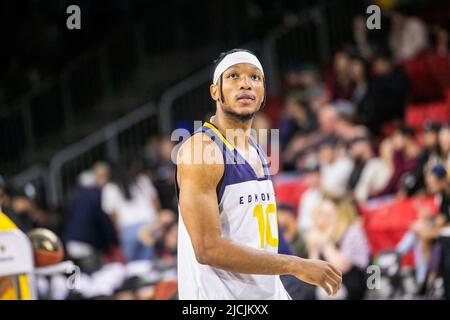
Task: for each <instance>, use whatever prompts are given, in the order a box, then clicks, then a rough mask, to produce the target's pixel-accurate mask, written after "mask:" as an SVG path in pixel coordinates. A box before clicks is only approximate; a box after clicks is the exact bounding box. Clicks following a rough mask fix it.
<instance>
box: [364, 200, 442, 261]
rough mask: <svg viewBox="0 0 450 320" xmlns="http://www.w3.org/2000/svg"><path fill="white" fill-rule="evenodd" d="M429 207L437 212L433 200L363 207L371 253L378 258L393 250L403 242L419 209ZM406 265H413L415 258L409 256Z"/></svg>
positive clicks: (405, 201) (393, 202)
mask: <svg viewBox="0 0 450 320" xmlns="http://www.w3.org/2000/svg"><path fill="white" fill-rule="evenodd" d="M421 206H426V207H428V208H429V209H430V210H431V211H432V212H435V213H436V212H437V207H436V204H435V202H434V199H433V198H429V197H424V198H420V199H405V200H401V201H395V200H394V201H392V202H389V203H383V204H381V205H380V206H379V207H376V208H370V209H368V208H367V207H361V208H360V210H361V214H362V220H363V225H364V229H365V230H366V233H367V238H368V241H369V245H370V249H371V253H372V254H373V255H374V256H376V255H378V254H379V253H380V252H382V251H384V250H392V249H394V248H395V246H396V245H397V244H398V242H399V241H400V240H401V238H402V237H403V235H404V234H405V232H406V231H407V230H408V228H409V226H410V225H411V223H412V222H413V221H415V220H416V218H417V208H418V207H421ZM403 264H404V265H413V256H412V254H409V255H407V256H406V257H405V259H404V260H403Z"/></svg>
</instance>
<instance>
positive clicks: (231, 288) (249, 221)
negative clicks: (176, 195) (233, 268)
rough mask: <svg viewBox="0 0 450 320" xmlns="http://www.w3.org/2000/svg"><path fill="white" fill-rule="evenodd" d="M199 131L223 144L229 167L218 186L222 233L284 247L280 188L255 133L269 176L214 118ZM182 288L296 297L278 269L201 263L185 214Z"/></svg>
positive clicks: (195, 295)
mask: <svg viewBox="0 0 450 320" xmlns="http://www.w3.org/2000/svg"><path fill="white" fill-rule="evenodd" d="M198 131H201V132H204V133H206V134H207V135H208V136H209V137H210V138H211V139H212V140H213V141H215V142H216V143H217V144H218V145H219V147H220V148H221V150H223V155H224V160H225V164H224V167H225V170H224V175H223V178H222V180H221V182H220V184H219V185H218V187H217V194H218V199H219V203H218V206H219V212H220V223H221V232H222V237H223V238H225V239H230V240H232V241H233V242H235V243H237V244H240V245H244V246H249V247H251V248H254V249H257V250H261V251H267V252H273V253H278V222H277V212H276V202H275V194H274V188H273V185H272V181H271V179H270V175H269V170H268V165H267V161H266V158H265V155H264V153H263V151H262V149H261V148H260V147H259V146H258V145H257V143H256V142H255V141H254V140H253V138H251V139H250V140H251V143H252V145H253V146H254V147H255V148H256V150H257V151H258V154H259V155H260V157H261V160H262V163H263V167H264V177H262V178H258V177H257V176H256V174H255V172H254V170H253V169H252V167H251V166H250V164H249V163H248V162H247V161H245V160H244V159H243V158H242V156H240V155H239V153H238V152H237V151H236V149H234V148H233V147H232V146H231V145H230V144H229V143H228V142H227V141H226V140H225V138H224V137H223V136H222V135H221V134H220V132H219V131H218V130H217V129H216V128H215V127H214V126H213V125H212V124H210V123H208V122H207V123H205V124H204V126H203V127H202V128H200V129H199V130H198ZM233 160H235V163H232V162H233ZM177 192H178V186H177ZM178 292H179V298H180V299H181V300H184V299H196V300H197V299H198V300H205V299H214V300H217V299H224V300H228V299H240V300H244V299H249V300H262V299H276V300H281V299H283V300H286V299H290V297H289V295H288V293H287V292H286V290H285V289H284V286H283V284H282V283H281V280H280V277H279V276H278V275H248V274H240V273H234V272H229V271H225V270H223V269H218V268H214V267H211V266H208V265H201V264H199V263H198V262H197V259H196V257H195V253H194V249H193V246H192V243H191V239H190V237H189V234H188V232H187V230H186V227H185V225H184V222H183V218H182V216H181V214H179V229H178Z"/></svg>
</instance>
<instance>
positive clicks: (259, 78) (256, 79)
mask: <svg viewBox="0 0 450 320" xmlns="http://www.w3.org/2000/svg"><path fill="white" fill-rule="evenodd" d="M252 79H253V80H254V81H259V80H261V77H260V76H258V75H257V74H255V75H253V76H252Z"/></svg>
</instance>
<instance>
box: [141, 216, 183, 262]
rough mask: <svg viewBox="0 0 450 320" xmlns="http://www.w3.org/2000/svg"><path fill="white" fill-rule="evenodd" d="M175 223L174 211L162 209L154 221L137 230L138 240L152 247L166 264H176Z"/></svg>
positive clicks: (176, 230) (176, 229)
mask: <svg viewBox="0 0 450 320" xmlns="http://www.w3.org/2000/svg"><path fill="white" fill-rule="evenodd" d="M177 225H178V224H177V219H176V215H175V213H174V212H172V210H169V209H162V210H161V211H160V212H159V213H158V219H157V221H156V223H153V224H148V225H147V226H145V227H143V228H141V229H140V231H139V235H138V237H139V239H140V241H141V242H142V243H143V244H144V245H146V246H148V247H154V248H155V254H156V257H157V258H158V259H161V260H163V261H164V263H165V264H166V265H172V266H175V265H176V252H177V235H178V233H177V232H178V228H177Z"/></svg>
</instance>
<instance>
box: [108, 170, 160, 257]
mask: <svg viewBox="0 0 450 320" xmlns="http://www.w3.org/2000/svg"><path fill="white" fill-rule="evenodd" d="M119 172H120V170H118V171H116V172H115V173H116V174H117V173H119ZM130 176H131V177H132V179H131V181H130V180H128V181H127V180H126V179H123V178H121V177H120V175H119V176H118V177H119V178H118V179H116V180H117V183H115V182H109V183H108V184H106V185H105V187H104V188H103V191H102V208H103V210H104V211H105V212H106V213H107V214H109V215H110V216H111V218H112V220H113V222H114V223H115V225H116V227H117V229H118V231H119V233H120V242H121V246H122V250H123V253H124V255H125V259H126V260H127V262H129V261H135V260H148V259H151V258H152V256H153V250H152V248H151V247H149V246H145V245H144V244H142V243H141V242H140V241H139V238H138V234H139V231H140V230H141V228H143V227H146V226H148V225H149V224H153V223H155V222H156V219H157V210H158V206H159V205H158V196H157V191H156V189H155V187H154V186H153V184H152V182H151V181H150V179H149V178H148V176H146V175H145V174H142V173H139V174H136V175H130ZM133 176H134V178H133ZM122 177H123V176H122Z"/></svg>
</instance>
